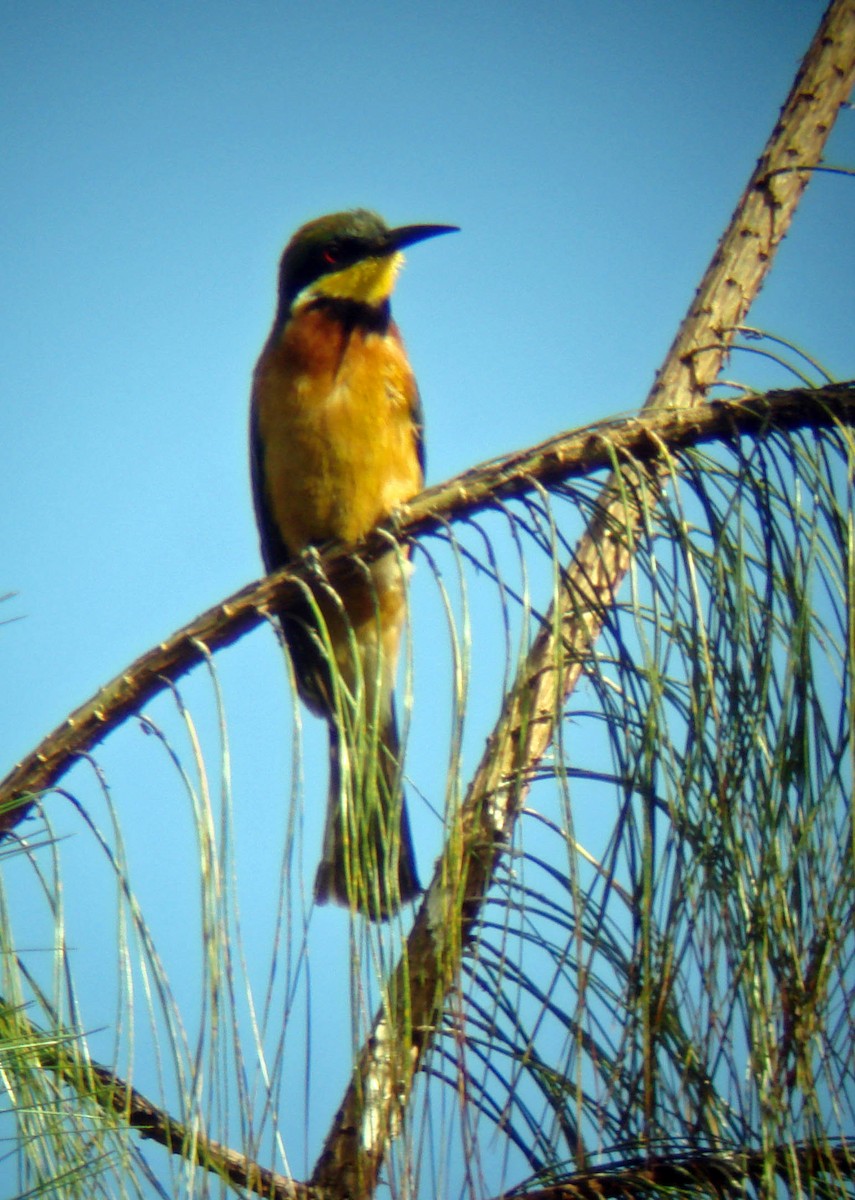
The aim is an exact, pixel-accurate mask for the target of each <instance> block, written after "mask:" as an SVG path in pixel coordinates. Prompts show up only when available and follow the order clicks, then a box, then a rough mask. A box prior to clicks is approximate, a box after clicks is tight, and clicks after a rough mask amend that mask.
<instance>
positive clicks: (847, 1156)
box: [506, 1142, 855, 1200]
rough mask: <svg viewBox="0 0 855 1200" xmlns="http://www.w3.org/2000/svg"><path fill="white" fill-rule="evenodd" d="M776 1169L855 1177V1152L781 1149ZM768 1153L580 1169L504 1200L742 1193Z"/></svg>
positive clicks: (841, 1147)
mask: <svg viewBox="0 0 855 1200" xmlns="http://www.w3.org/2000/svg"><path fill="white" fill-rule="evenodd" d="M773 1155H774V1159H775V1170H776V1172H777V1174H778V1175H779V1176H780V1177H781V1179H782V1180H783V1181H784V1182H785V1183H786V1182H790V1181H791V1179H792V1175H793V1169H794V1167H797V1169H798V1171H799V1174H800V1175H801V1177H802V1178H803V1179H811V1180H818V1179H820V1178H821V1177H822V1176H831V1177H832V1178H833V1179H835V1180H836V1179H838V1178H839V1177H840V1176H844V1177H846V1178H848V1179H850V1180H851V1179H855V1153H853V1150H852V1148H851V1147H850V1146H848V1145H847V1144H846V1143H845V1142H835V1143H832V1144H831V1145H828V1146H817V1145H810V1146H795V1147H794V1146H779V1147H777V1148H776V1149H775V1150H773ZM768 1160H769V1154H768V1151H766V1150H732V1151H720V1150H719V1151H693V1152H692V1153H688V1154H671V1155H663V1156H660V1157H658V1158H653V1159H647V1158H646V1159H644V1160H643V1161H641V1160H639V1161H638V1162H634V1163H626V1164H618V1165H617V1166H612V1167H609V1168H604V1169H602V1170H593V1171H581V1172H579V1173H578V1174H576V1175H573V1176H572V1177H571V1178H570V1179H567V1180H565V1182H563V1183H556V1184H554V1185H553V1186H551V1187H545V1188H532V1190H531V1191H523V1190H520V1191H517V1192H510V1193H508V1194H507V1197H506V1200H512V1197H515V1198H516V1200H523V1197H525V1200H608V1198H609V1197H621V1200H634V1198H635V1197H638V1198H641V1197H644V1196H650V1195H655V1194H661V1192H662V1190H663V1189H666V1188H667V1189H673V1190H674V1192H675V1193H676V1194H679V1195H682V1196H686V1195H691V1194H692V1193H693V1192H697V1193H698V1194H700V1195H703V1196H709V1195H710V1194H712V1195H717V1196H723V1195H727V1194H728V1193H732V1194H733V1195H734V1196H742V1195H744V1188H745V1184H746V1183H759V1182H762V1180H763V1172H764V1170H765V1168H766V1166H767V1163H768Z"/></svg>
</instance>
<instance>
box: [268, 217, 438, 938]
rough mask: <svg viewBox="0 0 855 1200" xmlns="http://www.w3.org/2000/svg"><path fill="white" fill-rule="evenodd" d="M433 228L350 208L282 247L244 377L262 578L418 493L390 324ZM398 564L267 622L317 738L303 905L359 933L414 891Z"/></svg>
mask: <svg viewBox="0 0 855 1200" xmlns="http://www.w3.org/2000/svg"><path fill="white" fill-rule="evenodd" d="M451 228H452V227H449V226H408V227H404V228H403V229H393V230H390V229H388V228H387V227H386V226H385V224H384V223H383V222H382V221H381V220H380V218H379V217H377V216H375V215H374V214H373V213H368V212H365V211H363V210H355V211H354V212H350V213H337V214H333V215H332V216H330V217H322V218H320V219H319V220H317V221H313V222H310V223H309V224H308V225H306V226H304V227H303V228H302V229H300V230H298V232H297V233H296V234H295V235H294V237H293V238H292V240H291V242H290V243H289V244H288V246H287V247H286V250H285V253H284V255H283V258H282V264H281V268H280V294H279V309H278V311H277V315H276V320H275V321H274V325H273V330H272V332H271V334H270V337H269V338H268V340H267V343H266V345H265V347H264V350H263V351H262V354H261V357H260V359H259V361H258V364H257V366H256V369H255V374H254V377H253V392H252V418H251V449H252V477H253V492H254V498H255V505H256V515H257V519H258V524H259V531H260V534H261V545H262V553H263V556H264V560H265V563H266V566H267V568H268V570H273V569H275V568H276V567H279V566H282V565H283V564H284V563H285V562H287V561H288V560H289V559H290V558H292V557H294V556H295V555H296V554H298V553H300V552H301V551H303V550H305V549H307V548H308V547H310V546H315V545H319V544H321V543H323V542H326V541H329V540H331V539H336V540H342V541H345V542H352V541H356V540H358V539H359V538H361V537H362V536H364V535H365V534H366V533H367V532H368V531H369V530H370V529H372V528H373V526H375V525H376V524H377V523H378V522H379V521H381V520H382V519H383V518H384V517H386V516H387V515H388V514H389V513H390V512H392V511H393V510H394V509H395V507H396V506H397V505H399V504H400V503H402V502H403V501H405V500H407V499H409V498H410V497H411V496H412V495H414V494H415V493H416V492H417V491H418V490H419V489H420V487H421V485H422V479H423V473H422V465H423V464H422V442H421V408H420V403H419V394H418V388H417V385H416V381H415V377H414V375H413V372H412V369H411V367H410V364H409V362H408V360H407V356H406V353H405V350H404V346H403V343H402V341H401V337H400V334H399V332H398V329H397V327H396V325H395V324H394V322H393V321H392V319H391V315H390V311H389V296H390V294H391V291H392V288H393V286H394V279H395V275H396V273H397V270H398V267H399V265H400V262H401V261H402V256H401V254H400V250H401V248H402V247H403V246H405V245H410V244H412V243H413V242H415V241H419V240H422V239H424V238H427V237H432V236H435V235H436V234H439V233H443V232H447V231H450V229H451ZM405 566H406V564H405V561H404V559H403V558H402V556H400V555H397V554H396V553H394V552H390V553H389V554H387V555H384V556H383V557H382V558H381V559H379V560H378V561H377V562H375V563H374V564H373V565H372V567H371V568H370V571H368V572H359V571H356V572H354V574H353V576H352V577H351V578H349V579H348V581H347V583H346V584H341V585H340V586H339V588H338V594H337V597H335V596H332V595H331V594H330V592H329V590H328V589H327V588H326V587H325V586H324V585H313V591H312V601H309V600H308V598H307V600H306V601H305V602H304V603H302V604H300V605H298V606H297V608H296V609H293V610H290V611H288V612H283V613H282V614H280V616H281V621H282V627H283V632H284V634H285V637H286V640H287V642H288V645H289V649H290V651H291V654H292V658H293V661H294V666H295V673H296V678H297V681H298V686H299V688H300V693H301V696H302V698H303V699H304V701H305V702H306V703H307V704H308V705H309V707H310V708H311V709H312V710H313V711H314V712H316V713H318V714H320V715H321V716H323V717H325V719H326V720H327V723H328V726H329V732H330V793H329V799H328V807H327V824H326V833H325V837H324V851H323V857H322V861H321V865H320V868H319V870H318V875H317V880H316V885H315V892H316V896H317V899H318V900H319V901H320V902H323V901H326V900H329V899H332V900H335V901H337V902H338V903H341V904H345V905H347V906H349V907H351V908H353V909H356V910H358V911H361V912H363V913H365V914H366V915H368V916H369V917H372V918H374V919H377V918H383V917H387V916H388V915H390V913H392V912H394V911H395V910H396V909H397V908H398V907H399V906H400V904H401V902H403V901H406V900H410V899H413V898H414V897H415V896H416V895H417V894H418V890H419V885H418V877H417V873H416V865H415V855H414V850H413V845H412V838H411V835H410V828H409V821H408V819H407V813H406V808H405V806H404V798H403V791H402V786H401V762H400V746H399V741H398V733H397V725H396V721H395V711H394V703H393V690H394V681H395V673H396V664H397V657H398V649H399V643H400V637H401V631H402V628H403V623H404V619H405V612H406V593H405V586H406V579H405V575H406V570H405Z"/></svg>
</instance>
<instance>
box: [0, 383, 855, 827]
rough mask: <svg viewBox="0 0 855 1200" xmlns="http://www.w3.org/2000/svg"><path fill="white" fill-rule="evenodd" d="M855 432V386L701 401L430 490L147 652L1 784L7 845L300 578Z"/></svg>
mask: <svg viewBox="0 0 855 1200" xmlns="http://www.w3.org/2000/svg"><path fill="white" fill-rule="evenodd" d="M836 423H841V424H846V425H851V424H855V380H853V381H850V382H847V383H836V384H829V385H827V386H826V387H821V388H804V387H801V388H791V389H787V390H779V391H774V392H768V393H764V394H762V395H746V396H740V397H738V398H736V399H721V400H713V401H708V402H704V403H702V404H695V405H692V406H690V407H688V408H676V409H668V408H664V407H663V408H658V409H656V410H655V411H651V410H649V411H647V412H644V413H642V414H639V415H638V416H633V417H628V418H625V419H622V420H619V421H603V422H599V423H597V424H596V425H590V426H587V427H586V428H584V429H580V430H574V431H571V432H569V433H564V434H560V435H559V436H557V437H554V438H550V439H548V440H547V441H545V442H541V443H539V444H538V445H536V446H532V447H529V448H527V449H525V450H520V451H517V452H515V453H513V454H510V455H508V456H507V457H505V458H502V459H501V460H499V461H496V462H490V463H485V464H483V465H482V466H478V467H473V468H471V469H470V470H467V471H465V472H463V474H461V475H458V476H457V477H456V478H455V479H452V480H449V481H447V482H445V483H442V484H438V485H436V486H435V487H432V488H429V489H426V490H425V491H424V492H422V493H421V494H420V495H419V496H417V497H416V498H415V499H414V500H413V501H411V502H410V503H409V504H407V505H405V506H403V507H402V508H401V510H400V511H399V513H398V514H397V516H396V520H395V522H394V524H393V525H386V526H383V527H381V529H380V530H377V531H375V532H374V533H372V534H370V535H369V536H368V537H367V538H366V539H365V541H363V542H361V543H359V544H358V545H355V546H332V547H331V548H330V549H329V551H327V552H326V553H324V554H323V555H321V556H320V558H319V560H318V562H317V563H315V564H312V565H307V564H305V563H304V564H301V563H299V562H296V563H295V564H294V566H293V567H290V568H287V569H285V570H282V571H278V572H276V574H275V575H270V576H268V577H267V578H266V579H262V580H260V581H258V582H257V583H253V584H251V585H249V586H248V587H246V588H243V589H241V591H239V592H235V593H234V595H232V596H230V597H228V599H226V600H224V601H222V603H220V604H217V605H215V607H213V608H210V609H208V611H207V612H204V613H202V614H201V615H200V616H198V617H196V618H195V620H193V621H191V622H190V623H189V624H188V625H185V626H184V627H183V628H182V629H179V630H178V631H177V632H175V633H174V634H172V636H171V637H169V638H167V639H166V641H163V642H161V643H160V645H158V646H154V647H153V648H152V649H151V650H147V651H146V653H145V654H143V655H141V656H140V657H139V658H138V659H137V660H136V661H135V662H133V663H131V664H130V666H128V667H127V668H126V669H125V670H124V671H122V673H121V674H120V675H117V676H116V677H115V679H113V680H111V681H110V682H109V683H108V684H106V685H105V686H104V687H102V688H100V689H99V690H98V691H97V692H96V693H95V695H94V696H92V698H91V699H89V700H87V701H86V703H85V704H82V705H81V706H80V707H79V708H77V709H75V711H74V712H73V713H71V715H70V716H69V717H67V718H66V719H65V720H64V721H63V722H62V724H61V725H59V726H57V728H56V729H54V730H53V731H52V732H51V733H50V734H48V736H47V737H45V738H44V739H43V740H42V741H41V742H40V743H39V745H38V746H36V748H35V749H34V750H33V751H32V752H31V753H30V754H28V755H27V757H26V758H24V759H22V760H21V762H19V763H18V764H17V765H16V766H15V767H14V769H13V770H12V771H10V772H9V774H8V775H7V776H6V777H5V779H3V780H2V781H0V836H2V834H3V833H5V832H8V831H9V830H10V829H12V828H14V826H16V825H17V824H18V823H19V822H20V821H21V820H22V819H23V818H24V817H25V816H26V815H27V813H28V812H29V811H30V810H31V808H32V797H33V796H34V795H37V794H38V793H41V792H43V791H45V790H47V789H49V788H52V787H55V786H56V784H57V783H58V782H59V780H60V779H61V778H62V777H63V775H64V774H65V773H66V772H67V771H68V770H70V768H71V767H72V766H73V765H74V763H75V762H76V761H77V759H78V758H79V756H80V755H82V754H85V753H88V752H89V751H91V750H92V749H93V748H94V747H95V746H97V745H98V744H99V743H100V742H101V741H103V739H104V738H105V737H106V736H107V734H108V733H109V732H110V731H111V730H112V729H115V728H117V727H118V726H119V725H121V724H122V722H123V721H126V720H127V719H128V717H130V716H132V715H133V714H134V713H135V712H138V711H139V710H140V709H141V708H142V706H143V705H144V704H145V703H146V702H147V701H148V700H150V699H151V698H152V697H153V696H155V695H157V694H158V693H159V692H161V691H163V690H165V689H166V688H167V687H168V686H169V685H170V683H172V682H174V681H175V680H176V679H179V678H180V677H181V676H182V675H184V674H186V673H187V672H188V671H190V670H191V669H192V668H193V667H194V666H196V665H197V664H198V663H199V662H200V661H201V660H202V658H203V657H204V655H205V654H207V653H210V652H211V651H213V650H218V649H221V648H222V647H224V646H228V645H230V644H231V643H232V642H235V641H237V640H238V638H240V637H242V636H243V635H244V634H245V633H247V632H248V631H249V630H250V629H252V628H253V627H255V626H256V625H259V624H260V623H261V622H262V621H264V620H265V614H266V613H267V612H268V611H269V610H277V611H278V610H280V609H281V608H283V607H284V605H285V604H286V603H287V602H288V600H289V599H290V600H294V599H296V598H297V595H298V593H299V588H300V582H299V581H300V580H306V579H308V578H310V576H311V574H312V573H313V572H314V571H317V570H321V571H323V572H324V574H325V575H326V577H327V578H328V579H329V580H330V582H331V584H332V585H333V586H335V584H336V581H337V579H339V578H340V577H341V574H343V573H344V572H346V571H347V570H348V569H349V564H350V563H352V561H353V558H354V557H356V558H358V559H361V560H363V561H371V559H372V558H374V557H376V556H377V555H378V554H381V553H382V552H383V551H384V550H388V546H389V538H390V537H392V536H394V537H396V538H398V539H405V540H410V539H414V538H416V537H419V536H425V535H428V534H431V533H433V532H436V531H437V530H440V529H444V528H445V527H446V526H447V525H448V524H450V523H453V522H454V521H458V520H463V519H466V518H471V517H473V516H475V515H476V514H477V513H479V512H482V511H484V510H485V509H487V508H490V507H491V506H492V505H494V504H495V503H496V501H497V500H502V499H506V498H511V497H514V496H521V495H524V494H525V493H526V492H527V491H531V490H533V489H534V488H536V487H538V486H545V487H549V486H554V485H555V484H558V483H561V482H562V481H564V480H567V479H571V478H580V477H582V476H585V475H591V474H594V473H595V472H596V471H601V470H603V469H607V468H608V467H610V466H611V465H612V464H613V463H614V462H615V461H616V460H622V459H625V460H627V461H633V462H636V463H648V462H651V461H654V460H655V459H657V458H661V457H662V456H663V455H665V454H667V453H676V452H678V451H680V450H685V449H689V448H690V447H692V446H698V445H702V444H703V443H705V442H712V441H716V440H719V439H721V438H731V437H739V436H740V435H744V434H749V433H751V434H753V433H758V432H762V431H763V430H765V429H768V430H774V429H781V430H783V429H800V428H809V427H812V428H819V427H821V426H829V425H834V424H836Z"/></svg>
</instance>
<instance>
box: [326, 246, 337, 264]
mask: <svg viewBox="0 0 855 1200" xmlns="http://www.w3.org/2000/svg"><path fill="white" fill-rule="evenodd" d="M324 262H325V263H329V265H330V266H331V267H334V266H335V265H336V263H337V262H338V252H337V251H336V250H325V251H324Z"/></svg>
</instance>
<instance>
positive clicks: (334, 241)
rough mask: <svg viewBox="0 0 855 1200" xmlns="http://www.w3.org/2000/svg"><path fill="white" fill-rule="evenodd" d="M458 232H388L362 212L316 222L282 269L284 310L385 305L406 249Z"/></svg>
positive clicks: (405, 228)
mask: <svg viewBox="0 0 855 1200" xmlns="http://www.w3.org/2000/svg"><path fill="white" fill-rule="evenodd" d="M456 230H457V226H456V225H402V226H400V227H399V228H398V229H389V228H388V226H387V225H386V223H385V222H384V221H383V220H382V219H381V218H380V217H378V216H377V214H376V213H373V212H368V210H367V209H364V208H355V209H352V210H351V211H350V212H340V213H330V214H329V215H328V216H326V217H317V218H316V219H315V220H314V221H309V222H308V223H307V224H306V225H302V226H301V227H300V228H299V229H298V230H297V232H296V233H295V234H294V236H293V237H292V238H291V241H290V242H289V243H288V245H287V246H286V247H285V252H284V254H283V255H282V263H281V265H280V268H279V298H280V304H281V306H282V309H283V310H284V311H285V312H293V311H294V310H296V309H299V308H302V307H303V306H304V305H306V304H309V303H311V302H312V301H313V300H318V299H321V298H326V299H334V300H352V301H355V302H356V303H359V304H368V305H371V306H377V305H381V304H383V303H384V302H385V301H387V300H388V299H389V297H390V296H391V294H392V290H393V288H394V286H395V277H396V276H397V274H398V271H399V270H400V268H401V265H402V264H403V261H404V256H403V254H402V253H401V251H402V250H403V248H404V247H405V246H412V245H413V243H414V242H422V241H424V240H425V239H426V238H432V237H438V236H439V234H441V233H454V232H455V231H456Z"/></svg>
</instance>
